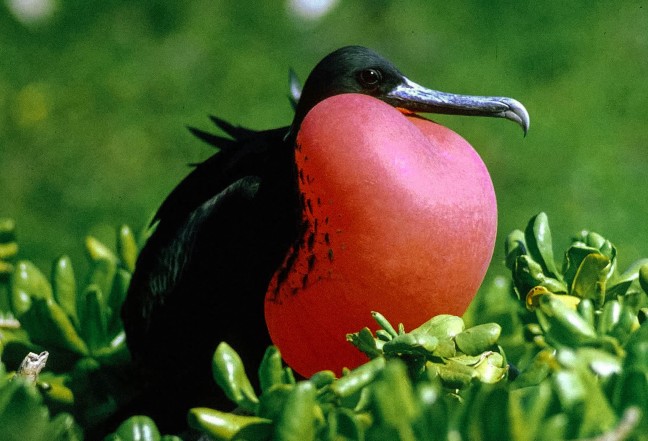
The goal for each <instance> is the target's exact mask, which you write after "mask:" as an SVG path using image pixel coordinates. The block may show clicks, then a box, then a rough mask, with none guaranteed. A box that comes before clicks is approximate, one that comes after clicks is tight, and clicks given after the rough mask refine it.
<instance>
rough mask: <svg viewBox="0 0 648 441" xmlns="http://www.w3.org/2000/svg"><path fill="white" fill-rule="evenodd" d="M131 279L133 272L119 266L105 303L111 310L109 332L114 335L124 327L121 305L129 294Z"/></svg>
mask: <svg viewBox="0 0 648 441" xmlns="http://www.w3.org/2000/svg"><path fill="white" fill-rule="evenodd" d="M130 281H131V273H129V272H128V271H126V270H124V269H122V268H118V269H117V272H116V273H115V278H114V279H113V286H112V291H111V292H110V296H108V299H107V301H105V304H106V306H107V311H109V312H110V314H109V317H108V333H109V334H110V335H113V334H115V333H117V332H119V331H121V329H122V328H123V327H124V325H123V323H122V321H121V314H120V313H119V312H120V311H121V306H122V304H123V303H124V300H126V295H127V294H128V286H129V285H130Z"/></svg>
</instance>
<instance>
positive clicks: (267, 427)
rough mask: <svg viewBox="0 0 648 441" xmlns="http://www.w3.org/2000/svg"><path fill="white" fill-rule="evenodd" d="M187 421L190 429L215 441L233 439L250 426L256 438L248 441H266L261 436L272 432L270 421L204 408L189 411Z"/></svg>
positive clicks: (265, 437)
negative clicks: (253, 429)
mask: <svg viewBox="0 0 648 441" xmlns="http://www.w3.org/2000/svg"><path fill="white" fill-rule="evenodd" d="M187 419H188V422H189V426H190V427H192V428H194V429H196V430H200V431H201V432H204V433H206V434H208V435H210V436H211V437H213V438H214V439H216V440H231V439H235V436H236V435H237V433H239V432H241V431H242V429H245V428H247V427H249V426H251V427H254V428H255V431H256V434H255V435H257V436H258V437H254V438H248V439H250V440H252V439H254V440H260V441H261V440H264V439H268V437H267V436H263V435H264V434H266V435H269V434H270V433H271V430H272V421H271V420H268V419H265V418H259V417H256V416H246V415H235V414H232V413H225V412H220V411H218V410H214V409H208V408H204V407H197V408H194V409H191V410H190V411H189V415H188V417H187ZM259 435H261V436H259Z"/></svg>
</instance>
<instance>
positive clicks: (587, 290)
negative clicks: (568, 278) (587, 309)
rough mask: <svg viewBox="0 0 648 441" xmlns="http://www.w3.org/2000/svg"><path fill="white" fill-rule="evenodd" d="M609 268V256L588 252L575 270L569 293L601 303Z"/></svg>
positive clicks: (597, 303) (603, 298)
mask: <svg viewBox="0 0 648 441" xmlns="http://www.w3.org/2000/svg"><path fill="white" fill-rule="evenodd" d="M609 270H610V259H609V258H607V257H606V256H604V255H602V254H598V253H592V254H588V255H587V256H585V258H584V259H583V261H582V262H581V264H580V266H579V267H578V270H577V271H576V275H575V276H574V281H573V282H572V286H571V291H570V294H571V295H574V296H578V297H580V298H583V299H591V300H592V301H593V302H594V304H595V305H598V306H600V305H602V304H603V301H604V300H605V281H606V280H607V277H608V274H609Z"/></svg>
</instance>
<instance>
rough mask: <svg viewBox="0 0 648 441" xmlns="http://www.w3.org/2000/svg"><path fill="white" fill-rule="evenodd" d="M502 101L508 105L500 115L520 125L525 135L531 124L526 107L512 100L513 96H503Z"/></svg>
mask: <svg viewBox="0 0 648 441" xmlns="http://www.w3.org/2000/svg"><path fill="white" fill-rule="evenodd" d="M502 103H504V104H506V105H507V106H508V110H505V111H504V112H502V116H503V117H504V118H506V119H509V120H511V121H513V122H515V123H517V124H518V125H519V126H520V127H522V130H523V131H524V136H526V135H527V133H528V132H529V126H530V125H531V120H530V118H529V112H527V109H526V108H525V107H524V106H523V105H522V103H521V102H519V101H517V100H514V99H513V98H504V99H502Z"/></svg>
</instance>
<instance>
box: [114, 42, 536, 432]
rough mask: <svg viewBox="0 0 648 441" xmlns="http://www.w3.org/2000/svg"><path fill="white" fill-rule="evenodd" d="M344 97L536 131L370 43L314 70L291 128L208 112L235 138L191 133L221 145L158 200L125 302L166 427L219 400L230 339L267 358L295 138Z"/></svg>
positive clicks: (511, 109)
mask: <svg viewBox="0 0 648 441" xmlns="http://www.w3.org/2000/svg"><path fill="white" fill-rule="evenodd" d="M348 93H355V94H365V95H369V96H372V97H375V98H377V99H379V100H382V101H384V102H385V103H387V104H389V105H391V106H394V107H397V108H399V109H403V110H404V111H409V112H423V113H428V112H429V113H442V114H455V115H475V116H490V117H499V118H506V119H509V120H512V121H514V122H516V123H517V124H519V125H520V126H521V127H522V128H523V130H524V132H525V133H526V131H527V129H528V127H529V117H528V114H527V111H526V110H525V108H524V106H522V104H520V103H519V102H518V101H516V100H514V99H511V98H504V97H480V96H467V95H456V94H449V93H443V92H439V91H435V90H430V89H426V88H424V87H422V86H420V85H418V84H416V83H414V82H412V81H411V80H409V79H408V78H407V77H405V76H404V75H403V74H402V73H401V72H400V71H399V70H398V69H397V68H396V67H395V66H394V65H393V64H392V63H391V62H389V61H388V60H386V59H385V58H383V57H382V56H380V55H378V54H377V53H375V52H373V51H372V50H370V49H367V48H364V47H360V46H348V47H343V48H341V49H338V50H336V51H335V52H332V53H331V54H329V55H328V56H326V57H325V58H323V59H322V60H321V61H320V62H319V63H318V64H317V65H316V66H315V68H314V69H313V71H312V72H311V73H310V75H309V76H308V78H307V80H306V82H305V84H304V87H303V90H302V92H301V96H300V97H299V100H298V102H297V104H296V109H295V116H294V119H293V121H292V124H290V125H289V126H286V127H281V128H277V129H272V130H263V131H254V130H249V129H246V128H242V127H238V126H234V125H231V124H229V123H227V122H225V121H223V120H221V119H219V118H215V117H212V120H213V122H214V123H215V124H216V126H218V127H219V128H220V129H221V130H222V131H223V132H224V133H225V134H226V135H228V136H220V135H214V134H211V133H207V132H204V131H201V130H197V129H192V131H193V133H194V134H195V135H197V136H198V137H199V138H200V139H202V140H203V141H206V142H208V143H209V144H212V145H213V146H215V147H217V148H218V152H217V153H215V154H214V155H213V156H211V157H210V158H209V159H207V160H206V161H204V162H202V163H200V164H198V165H196V166H195V169H194V170H193V171H192V172H191V173H190V174H189V175H188V176H187V177H186V178H184V180H182V182H181V183H180V184H179V185H178V186H177V187H176V188H175V189H174V190H173V191H172V192H171V193H170V194H169V196H168V197H167V198H166V200H165V201H164V202H163V203H162V205H161V206H160V208H159V210H158V212H157V214H156V215H155V218H154V223H155V225H154V231H153V233H152V234H151V235H150V237H149V238H148V241H147V242H146V244H145V246H144V247H143V249H142V251H141V253H140V255H139V258H138V261H137V265H136V270H135V273H134V274H133V278H132V282H131V285H130V289H129V291H128V296H127V298H126V301H125V303H124V305H123V309H122V317H123V321H124V326H125V329H126V334H127V341H128V347H129V349H130V351H131V353H132V356H133V359H134V360H135V362H136V363H138V364H139V365H140V366H141V368H142V370H143V372H146V376H147V377H146V378H148V379H149V381H150V383H151V385H152V386H151V388H152V389H151V390H153V389H154V390H155V392H157V393H156V394H154V395H155V398H152V399H150V400H149V404H150V405H153V406H154V405H155V404H157V405H158V409H157V413H156V410H151V409H148V411H150V412H152V413H153V414H154V415H156V416H157V417H158V418H159V419H160V421H162V422H163V423H164V422H166V423H168V422H169V421H171V419H172V417H173V415H171V414H168V412H167V411H170V409H171V408H174V409H177V408H178V406H179V407H181V408H182V407H184V408H185V410H186V408H188V407H189V406H198V405H204V404H206V403H209V399H210V398H211V399H215V397H217V396H219V395H218V392H217V391H216V390H215V389H214V388H213V381H212V380H211V372H210V358H211V356H212V354H213V351H214V349H215V347H216V345H217V344H218V343H219V342H221V341H227V342H228V343H229V344H230V345H231V346H233V347H234V348H235V349H236V350H237V351H238V352H239V354H240V355H241V357H242V359H243V361H244V362H245V365H246V366H248V368H255V367H256V366H258V365H259V362H260V360H261V358H262V356H263V354H264V351H265V349H266V347H267V346H268V345H269V344H270V343H271V342H270V338H269V335H268V330H267V328H266V325H265V322H264V297H265V295H266V292H267V291H268V286H269V284H270V282H271V280H272V279H273V277H275V276H276V273H277V272H278V271H281V270H282V269H285V265H283V264H284V263H285V261H286V255H287V253H289V252H290V249H291V247H293V245H294V244H295V243H296V241H299V240H302V239H303V238H302V237H301V234H300V231H301V230H302V229H303V212H304V210H305V207H304V202H303V200H302V199H301V198H300V193H299V189H298V174H299V170H298V169H297V166H296V162H295V147H296V146H295V142H296V137H297V134H298V132H299V130H300V126H301V124H302V122H303V120H304V118H305V117H306V115H307V113H308V112H309V111H310V110H311V109H312V108H313V107H314V106H316V105H317V104H318V103H320V102H322V101H323V100H325V99H327V98H329V97H332V96H335V95H340V94H348ZM279 282H281V278H279ZM251 376H252V377H254V375H251ZM151 390H149V392H150V393H153V392H151ZM220 397H222V395H220ZM204 400H207V401H204ZM175 404H177V406H176V405H175ZM165 412H167V414H165ZM179 415H180V418H184V415H185V414H184V413H182V412H181V413H180V414H179Z"/></svg>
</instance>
